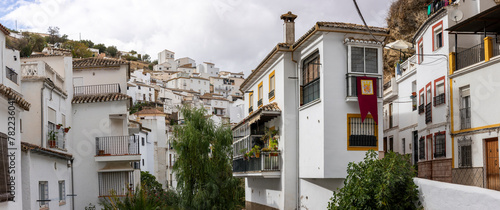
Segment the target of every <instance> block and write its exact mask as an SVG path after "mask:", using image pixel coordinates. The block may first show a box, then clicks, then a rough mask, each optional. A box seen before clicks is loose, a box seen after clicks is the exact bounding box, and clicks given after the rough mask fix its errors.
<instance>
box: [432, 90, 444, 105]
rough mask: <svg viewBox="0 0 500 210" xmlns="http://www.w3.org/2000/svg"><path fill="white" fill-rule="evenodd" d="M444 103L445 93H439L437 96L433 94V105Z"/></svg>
mask: <svg viewBox="0 0 500 210" xmlns="http://www.w3.org/2000/svg"><path fill="white" fill-rule="evenodd" d="M444 103H445V94H444V93H441V94H439V95H437V96H434V106H437V105H441V104H444Z"/></svg>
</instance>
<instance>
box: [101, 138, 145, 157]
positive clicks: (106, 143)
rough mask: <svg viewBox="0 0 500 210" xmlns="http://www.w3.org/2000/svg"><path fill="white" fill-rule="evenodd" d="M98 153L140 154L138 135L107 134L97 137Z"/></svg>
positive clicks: (106, 154) (108, 154) (107, 154)
mask: <svg viewBox="0 0 500 210" xmlns="http://www.w3.org/2000/svg"><path fill="white" fill-rule="evenodd" d="M95 146H96V155H97V156H110V155H115V156H116V155H139V154H140V153H139V137H138V136H106V137H96V138H95Z"/></svg>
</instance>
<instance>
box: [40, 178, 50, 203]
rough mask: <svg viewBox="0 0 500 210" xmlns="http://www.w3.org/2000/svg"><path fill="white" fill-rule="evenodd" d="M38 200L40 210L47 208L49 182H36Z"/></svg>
mask: <svg viewBox="0 0 500 210" xmlns="http://www.w3.org/2000/svg"><path fill="white" fill-rule="evenodd" d="M38 200H39V203H40V208H48V207H49V201H50V200H49V182H47V181H39V182H38Z"/></svg>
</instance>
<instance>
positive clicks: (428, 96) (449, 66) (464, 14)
mask: <svg viewBox="0 0 500 210" xmlns="http://www.w3.org/2000/svg"><path fill="white" fill-rule="evenodd" d="M431 6H432V5H431ZM428 15H429V18H428V19H427V20H426V21H425V23H424V24H423V25H422V26H421V27H420V28H419V30H418V31H417V33H416V34H415V36H414V39H413V41H414V44H415V48H416V55H414V56H412V57H410V58H408V59H407V60H405V61H404V62H402V63H401V65H400V69H398V68H396V69H395V73H396V76H395V78H392V79H391V80H390V81H388V82H387V83H386V84H385V85H384V146H383V148H384V151H387V150H394V151H396V152H399V153H402V154H411V156H412V162H413V163H414V164H416V165H418V176H419V177H421V178H427V179H432V180H437V181H444V182H450V183H456V184H464V185H471V186H478V187H484V188H489V189H496V190H499V189H500V177H499V167H498V128H499V121H498V119H496V118H495V117H494V116H496V115H495V114H492V113H491V111H494V110H495V109H494V106H496V104H497V103H496V100H495V97H493V96H494V95H496V94H499V93H498V90H497V89H498V88H495V87H496V86H495V85H496V83H495V82H494V80H493V78H496V77H495V75H496V73H495V71H493V69H495V67H496V65H497V63H498V61H499V60H498V55H499V52H500V50H499V49H500V48H499V45H498V44H497V43H498V42H497V38H496V36H497V34H498V32H500V29H498V27H497V26H496V25H495V24H493V23H496V22H498V20H499V18H500V7H499V6H497V5H496V4H495V2H492V1H485V0H483V1H465V2H458V3H455V4H451V5H447V4H440V5H434V7H433V10H429V14H428ZM485 17H487V18H486V19H485Z"/></svg>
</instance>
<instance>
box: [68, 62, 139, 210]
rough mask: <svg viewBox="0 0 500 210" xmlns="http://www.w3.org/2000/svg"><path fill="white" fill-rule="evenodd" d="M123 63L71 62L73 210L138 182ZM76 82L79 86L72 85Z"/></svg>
mask: <svg viewBox="0 0 500 210" xmlns="http://www.w3.org/2000/svg"><path fill="white" fill-rule="evenodd" d="M129 74H130V73H129V69H128V64H127V63H126V62H123V61H119V60H112V59H97V58H86V59H80V60H74V61H73V79H74V83H75V87H74V97H73V99H72V103H73V110H72V112H71V113H72V114H73V119H78V120H75V121H74V122H73V126H72V127H73V129H74V131H75V132H74V133H73V135H74V141H71V142H68V144H69V146H68V151H70V152H71V153H72V154H73V156H74V157H75V161H74V179H75V180H79V181H78V182H75V194H76V195H77V197H76V198H75V209H84V208H85V207H86V206H88V205H89V203H91V204H93V205H96V206H97V207H98V208H99V200H100V198H106V197H108V196H111V195H112V192H114V193H115V194H116V195H118V196H123V195H125V194H126V193H127V191H129V190H135V189H136V187H138V186H139V183H140V171H139V169H138V168H136V167H134V166H136V165H137V164H136V163H137V162H139V161H141V154H140V151H139V139H137V137H136V136H134V135H129V132H128V127H127V125H128V108H129V107H130V104H131V98H130V97H129V96H127V95H126V94H125V90H126V86H127V80H128V79H129ZM77 81H78V82H79V84H80V85H79V86H77V85H76V84H77Z"/></svg>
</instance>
